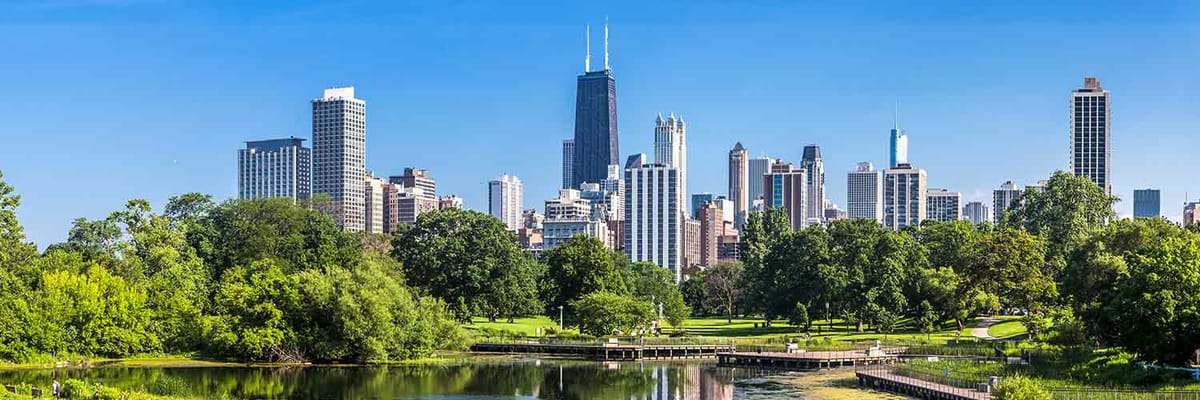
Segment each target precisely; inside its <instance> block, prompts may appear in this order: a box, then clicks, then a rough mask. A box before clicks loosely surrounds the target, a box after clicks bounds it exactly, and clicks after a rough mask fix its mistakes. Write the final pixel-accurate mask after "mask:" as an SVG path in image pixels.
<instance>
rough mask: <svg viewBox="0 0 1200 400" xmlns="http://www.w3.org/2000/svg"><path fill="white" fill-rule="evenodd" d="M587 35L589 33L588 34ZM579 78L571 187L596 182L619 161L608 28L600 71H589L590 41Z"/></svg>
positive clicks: (615, 95)
mask: <svg viewBox="0 0 1200 400" xmlns="http://www.w3.org/2000/svg"><path fill="white" fill-rule="evenodd" d="M589 35H590V34H589ZM587 42H588V46H587V48H588V50H587V58H586V59H585V61H584V65H583V70H584V71H583V72H584V73H583V75H579V77H578V79H577V80H576V85H575V140H574V142H575V155H574V156H573V157H572V159H571V161H572V163H573V167H572V168H571V174H572V178H571V185H570V187H571V188H578V187H579V184H580V183H583V182H600V180H602V179H604V178H605V177H606V176H607V174H608V166H609V165H612V164H617V163H618V162H620V160H619V159H618V157H620V146H619V145H618V143H617V84H616V79H615V78H613V74H612V69H610V68H609V66H608V25H605V26H604V69H603V70H600V71H592V70H591V62H592V61H591V60H592V50H591V38H590V37H589V38H588V41H587Z"/></svg>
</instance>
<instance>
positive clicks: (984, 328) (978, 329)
mask: <svg viewBox="0 0 1200 400" xmlns="http://www.w3.org/2000/svg"><path fill="white" fill-rule="evenodd" d="M997 322H1000V320H999V319H996V318H984V319H983V321H979V324H978V325H975V327H974V328H971V336H974V337H977V338H980V339H983V340H999V339H1000V338H998V337H995V336H992V335H989V334H988V328H989V327H991V326H992V324H995V323H997Z"/></svg>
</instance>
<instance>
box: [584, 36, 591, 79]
mask: <svg viewBox="0 0 1200 400" xmlns="http://www.w3.org/2000/svg"><path fill="white" fill-rule="evenodd" d="M583 36H584V40H583V41H584V42H585V43H587V44H586V45H585V46H587V56H584V58H583V72H585V73H586V72H591V70H592V26H591V25H585V26H584V28H583Z"/></svg>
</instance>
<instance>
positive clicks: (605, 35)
mask: <svg viewBox="0 0 1200 400" xmlns="http://www.w3.org/2000/svg"><path fill="white" fill-rule="evenodd" d="M608 69H609V68H608V16H605V17H604V70H605V71H608Z"/></svg>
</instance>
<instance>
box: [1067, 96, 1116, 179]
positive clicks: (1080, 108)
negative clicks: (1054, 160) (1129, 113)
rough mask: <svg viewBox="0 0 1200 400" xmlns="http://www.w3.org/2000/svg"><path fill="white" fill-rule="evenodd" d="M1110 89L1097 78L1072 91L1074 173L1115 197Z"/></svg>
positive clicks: (1072, 164) (1072, 166)
mask: <svg viewBox="0 0 1200 400" xmlns="http://www.w3.org/2000/svg"><path fill="white" fill-rule="evenodd" d="M1109 100H1110V96H1109V93H1108V90H1105V89H1104V88H1101V87H1100V80H1099V79H1096V77H1092V76H1089V77H1086V78H1084V79H1083V88H1080V89H1075V90H1074V91H1072V92H1071V129H1070V131H1071V171H1072V172H1074V173H1075V175H1076V176H1082V177H1085V178H1088V179H1089V180H1091V181H1092V182H1095V183H1096V184H1097V185H1100V188H1101V189H1104V193H1106V194H1110V195H1111V194H1112V182H1111V181H1110V178H1112V174H1111V172H1112V163H1111V162H1110V161H1111V156H1112V151H1111V150H1112V145H1111V143H1110V140H1111V137H1112V135H1111V130H1112V113H1111V108H1110V102H1109Z"/></svg>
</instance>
